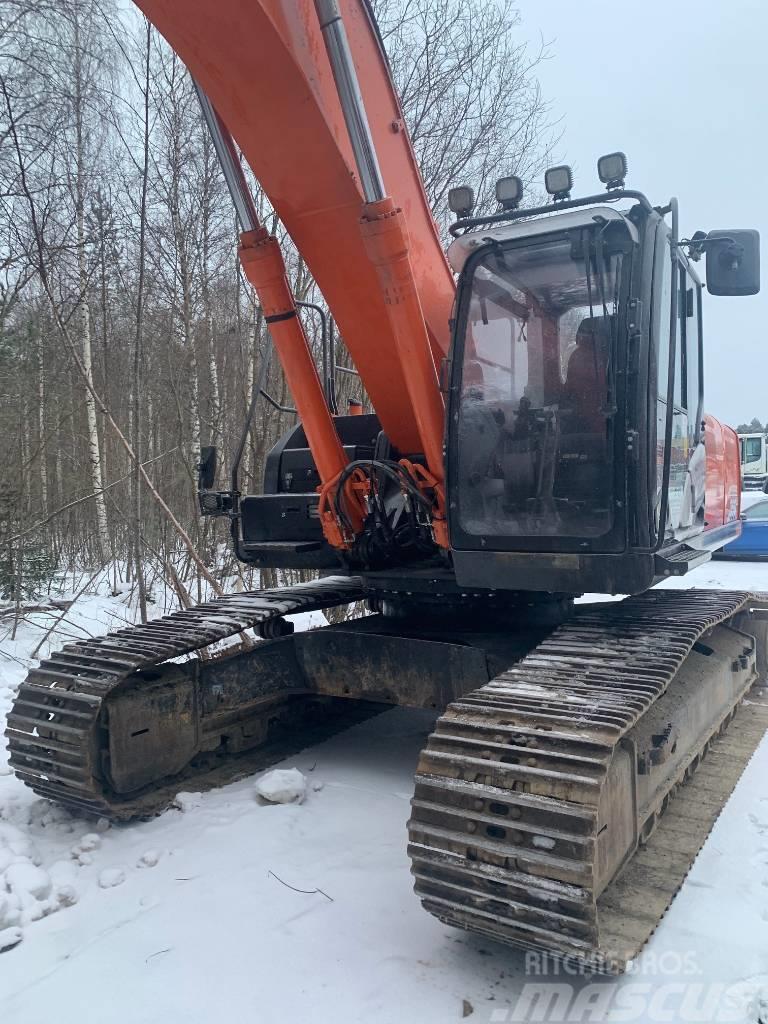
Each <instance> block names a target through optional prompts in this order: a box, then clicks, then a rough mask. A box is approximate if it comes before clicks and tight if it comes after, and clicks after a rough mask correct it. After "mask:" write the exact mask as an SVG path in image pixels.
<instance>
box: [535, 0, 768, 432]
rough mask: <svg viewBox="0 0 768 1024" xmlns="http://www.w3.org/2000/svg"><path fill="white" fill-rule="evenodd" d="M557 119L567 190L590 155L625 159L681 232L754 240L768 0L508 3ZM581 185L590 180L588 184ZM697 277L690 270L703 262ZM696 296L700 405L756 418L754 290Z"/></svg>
mask: <svg viewBox="0 0 768 1024" xmlns="http://www.w3.org/2000/svg"><path fill="white" fill-rule="evenodd" d="M518 5H519V9H520V12H521V15H522V18H523V29H524V31H525V33H526V35H528V36H530V38H531V40H532V41H533V44H534V45H536V44H537V43H538V40H539V34H541V36H543V38H544V39H545V41H549V42H551V44H552V45H551V51H552V58H551V60H549V61H547V62H546V63H544V64H543V65H542V66H541V67H540V68H539V72H538V74H539V80H540V82H541V85H542V90H543V92H544V94H545V95H546V96H547V97H548V98H549V99H550V100H551V101H552V108H553V113H554V114H555V115H556V116H561V117H562V118H563V129H564V135H563V141H562V144H561V152H560V153H559V154H558V155H559V156H563V155H564V156H566V157H567V159H568V162H569V163H571V165H572V166H573V169H574V178H575V189H574V195H587V194H589V193H590V192H593V191H598V188H600V187H602V186H600V185H599V181H598V178H597V171H596V161H597V157H598V156H600V155H601V154H602V153H609V152H611V151H613V150H617V149H621V150H623V151H624V152H625V153H626V154H627V159H628V162H629V177H628V180H627V184H628V186H629V187H631V188H636V189H639V190H640V191H642V192H645V193H646V195H647V196H648V198H649V199H650V200H651V202H653V203H656V204H659V203H665V202H666V201H667V200H668V198H669V197H670V195H676V196H677V197H678V199H679V200H680V231H681V237H684V238H685V237H690V235H691V234H692V233H693V232H694V231H696V230H697V229H699V228H700V229H702V230H704V231H709V230H711V229H713V228H747V227H748V228H757V229H758V230H759V231H760V235H761V243H762V245H761V248H762V256H763V260H765V259H766V256H765V244H766V241H767V240H768V196H766V190H767V188H768V172H767V167H768V117H767V116H766V105H767V103H768V63H767V62H766V52H765V46H766V37H767V35H768V3H765V2H760V0H727V2H722V0H717V2H715V0H696V2H693V0H645V2H644V3H642V4H641V3H633V4H627V3H620V2H619V3H617V2H616V0H613V2H608V0H518ZM595 186H598V188H596V187H595ZM698 266H699V276H701V277H703V276H704V263H703V261H702V262H701V263H700V264H699V265H698ZM762 277H763V289H764V291H763V292H762V293H761V294H760V295H757V296H754V297H738V298H737V297H718V296H710V295H708V294H706V293H705V295H704V360H705V370H704V372H705V378H704V381H705V383H704V392H705V409H706V410H707V411H708V412H711V413H712V414H713V415H715V416H717V417H719V418H720V419H723V420H725V421H726V422H728V423H730V424H731V425H733V426H735V425H736V424H737V423H739V422H742V421H747V422H748V421H749V420H751V419H752V417H753V416H757V417H758V419H760V421H761V422H765V421H766V420H767V419H768V329H767V321H768V285H766V283H765V282H766V274H765V272H763V275H762Z"/></svg>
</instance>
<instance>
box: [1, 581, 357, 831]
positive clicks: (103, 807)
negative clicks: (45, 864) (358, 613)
mask: <svg viewBox="0 0 768 1024" xmlns="http://www.w3.org/2000/svg"><path fill="white" fill-rule="evenodd" d="M362 596H363V590H362V584H361V581H360V580H358V579H356V578H354V577H352V578H345V577H328V578H325V579H321V580H317V581H313V582H310V583H303V584H299V585H297V586H295V587H286V588H283V589H279V590H260V591H253V592H249V593H243V594H231V595H228V596H226V597H223V598H220V599H218V600H216V601H211V602H208V603H207V604H201V605H198V606H197V607H195V608H191V609H189V610H187V611H180V612H175V613H174V614H172V615H167V616H165V617H163V618H161V619H155V620H153V621H152V622H148V623H146V624H145V625H139V626H134V627H132V628H129V629H122V630H118V631H117V632H115V633H110V634H108V635H107V636H104V637H98V638H96V639H94V640H88V641H83V642H78V643H74V644H68V645H67V646H66V647H64V648H63V650H61V651H59V652H58V653H57V654H54V655H53V656H52V657H50V658H48V659H47V660H46V661H44V662H42V663H41V664H40V667H39V668H36V669H33V670H32V671H31V672H30V673H29V676H28V677H27V679H26V680H25V682H24V683H22V685H21V687H20V689H19V693H18V696H17V697H16V700H15V702H14V705H13V709H12V711H11V713H10V714H9V716H8V728H7V730H6V736H7V737H8V748H9V751H10V759H9V760H10V764H11V766H12V767H13V769H14V770H15V772H16V775H17V776H18V777H19V778H20V779H21V780H22V781H23V782H25V783H26V784H27V785H28V786H30V787H31V788H32V789H33V790H34V791H35V792H36V793H39V794H40V796H45V797H48V798H50V799H51V800H55V801H56V802H57V803H60V804H64V805H65V806H68V807H71V808H72V809H75V810H79V811H85V812H87V813H89V814H93V815H102V816H106V817H109V818H113V819H128V818H134V817H139V816H141V815H142V814H147V813H153V812H154V811H156V810H157V802H158V798H157V791H158V789H163V787H162V786H153V787H152V788H151V790H149V791H148V792H146V793H139V794H137V795H135V796H133V795H131V796H130V797H129V798H124V797H118V796H117V795H116V794H115V793H113V792H112V791H111V788H110V784H109V779H108V777H107V773H106V772H105V766H104V737H103V731H104V730H103V729H102V726H103V724H104V714H105V712H106V710H107V703H108V700H109V698H110V697H111V696H113V695H115V694H116V693H117V692H118V691H119V692H120V694H121V695H122V694H123V693H124V692H125V691H126V690H127V689H129V688H131V687H134V686H141V685H142V682H143V681H144V680H145V679H146V676H142V675H141V674H140V673H145V672H146V671H147V670H148V669H151V668H153V667H154V666H158V665H160V664H162V663H164V662H167V661H168V660H170V659H173V658H179V657H181V656H183V655H189V654H193V653H194V652H195V651H196V650H199V649H200V648H203V647H206V646H208V645H210V644H213V643H216V642H218V641H221V640H225V639H226V638H228V637H231V636H236V635H237V634H238V633H240V632H242V631H243V630H245V629H255V630H256V631H257V632H260V633H262V634H263V635H269V634H270V627H271V625H272V624H274V622H275V620H277V619H280V618H282V617H283V616H284V615H291V614H294V613H296V612H305V611H316V610H318V609H322V608H331V607H335V606H338V605H345V604H350V603H352V602H354V601H357V600H359V599H360V598H361V597H362ZM273 703H279V702H275V701H273ZM302 703H303V702H302V700H301V699H300V698H297V697H292V698H291V699H290V700H289V701H287V702H284V705H283V706H282V707H280V708H275V714H279V715H282V716H284V717H285V716H289V717H290V716H291V715H295V716H298V717H299V718H300V714H301V710H302V707H301V706H302ZM193 777H194V771H193V770H188V771H186V772H185V773H184V782H185V784H186V783H187V782H188V781H190V780H191V779H192V778H193ZM169 781H170V780H169Z"/></svg>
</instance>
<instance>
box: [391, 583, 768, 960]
mask: <svg viewBox="0 0 768 1024" xmlns="http://www.w3.org/2000/svg"><path fill="white" fill-rule="evenodd" d="M749 597H750V595H746V594H741V593H729V592H713V591H686V592H681V591H656V592H649V593H647V594H644V595H642V596H641V597H637V598H631V599H628V600H626V601H623V602H621V603H618V604H605V605H603V606H592V607H591V608H589V609H587V610H585V611H582V612H577V614H576V616H575V617H574V618H573V619H572V620H570V621H569V622H567V623H566V624H564V625H562V626H560V627H559V628H558V629H557V630H556V631H555V632H554V633H553V634H552V635H551V636H550V637H549V638H548V639H547V640H545V641H544V642H543V643H542V644H541V645H540V646H539V647H537V648H536V649H535V650H534V651H533V652H532V653H531V654H529V655H528V656H527V657H526V658H524V659H523V660H522V661H521V662H520V663H518V664H517V665H516V666H515V667H513V668H511V669H510V670H509V671H507V672H504V673H502V674H501V675H500V676H497V677H496V678H495V679H493V680H492V681H491V682H490V683H488V684H487V685H485V686H483V687H481V688H480V689H478V690H475V691H473V692H472V693H471V694H469V695H467V696H466V697H464V698H463V699H461V700H459V701H456V702H455V703H453V704H451V705H450V706H449V707H448V709H447V710H446V712H445V714H443V715H442V716H441V718H440V719H439V720H438V723H437V725H436V729H435V732H434V733H433V734H432V736H431V737H430V739H429V742H428V744H427V746H426V748H425V749H424V751H423V752H422V756H421V759H420V762H419V768H418V774H417V775H416V789H415V796H414V799H413V804H412V817H411V820H410V822H409V838H410V842H409V854H410V857H411V861H412V871H413V874H414V876H415V888H416V892H417V894H418V895H419V896H420V897H421V900H422V903H423V905H424V907H425V908H426V909H427V910H429V911H430V912H431V913H433V914H435V915H436V916H437V917H438V918H440V920H442V921H444V922H445V923H447V924H451V925H454V926H457V927H461V928H465V929H468V930H471V931H475V932H479V933H481V934H483V935H487V936H489V937H492V938H494V939H497V940H499V941H501V942H505V943H509V944H512V945H517V946H521V947H524V948H529V949H534V950H538V951H541V952H543V953H548V954H554V955H555V956H557V957H560V958H574V959H576V960H578V961H580V962H584V963H587V964H588V965H589V966H590V967H591V968H593V969H596V970H599V971H603V972H607V973H614V972H620V971H621V970H623V969H624V968H625V966H626V962H627V960H628V959H630V958H631V957H633V956H634V955H635V954H636V953H637V951H638V950H639V949H640V948H641V947H642V945H643V944H644V943H645V941H646V940H647V938H648V937H649V935H650V934H651V933H652V931H653V930H654V928H655V927H656V925H657V924H658V922H659V920H660V919H661V917H662V916H663V914H664V912H665V910H666V908H667V907H668V905H669V903H670V902H671V901H672V899H673V897H674V894H675V892H676V891H677V889H678V888H679V886H680V885H681V883H682V881H683V879H684V877H685V875H686V873H687V871H688V870H689V868H690V865H691V864H692V862H693V860H694V858H695V856H696V854H697V852H698V850H699V849H700V847H701V845H702V844H703V842H704V840H705V839H706V836H707V835H708V833H709V831H710V829H711V827H712V824H713V823H714V821H715V819H716V817H717V815H718V814H719V812H720V810H721V808H722V806H723V805H724V803H725V801H726V800H727V798H728V796H729V795H730V793H731V791H732V789H733V787H734V786H735V784H736V781H737V780H738V778H739V776H740V774H741V772H742V770H743V768H744V766H745V764H746V762H747V761H748V760H749V757H750V756H751V754H752V752H753V751H754V749H755V747H756V746H757V743H758V742H759V741H760V738H761V737H762V735H763V733H764V732H765V729H766V725H768V702H766V701H765V698H764V697H763V698H762V700H757V701H749V702H745V706H744V707H743V708H742V710H741V711H740V713H739V717H738V721H737V724H736V725H735V726H734V727H733V729H732V730H730V732H729V733H728V734H726V735H723V733H724V730H725V726H726V725H727V723H728V720H729V719H730V717H732V712H731V713H729V715H727V716H726V717H725V718H724V719H723V720H722V721H720V722H718V723H716V724H715V726H714V728H713V734H712V736H710V737H708V738H707V740H706V742H705V743H704V745H703V747H702V748H700V749H699V750H698V751H696V750H691V751H690V758H689V759H688V760H687V762H686V765H685V767H684V769H683V771H682V772H681V775H680V777H679V778H678V779H677V780H676V783H675V785H674V787H673V794H674V795H673V796H672V798H671V802H670V801H665V802H664V805H663V807H662V808H661V810H662V811H663V809H664V808H666V815H665V816H664V817H663V818H660V824H659V825H658V828H657V829H656V831H655V832H653V834H651V835H650V839H649V840H647V842H645V841H641V845H640V850H639V852H638V853H637V854H635V856H634V857H633V858H632V859H631V860H630V861H629V862H628V864H627V865H626V866H625V867H624V869H623V870H622V871H620V872H619V873H618V875H617V876H616V877H615V878H614V880H613V881H612V882H611V883H610V884H608V885H607V887H606V888H604V889H603V890H602V892H601V891H598V884H599V879H598V876H599V870H598V868H599V865H598V861H599V860H600V856H601V851H600V849H599V845H600V840H599V836H600V834H601V832H602V827H601V818H600V809H601V807H602V804H601V794H602V792H603V789H604V787H605V785H606V777H607V774H608V769H609V765H610V764H611V759H612V757H613V755H614V751H616V749H617V747H618V745H619V744H620V743H621V742H622V739H623V737H625V736H626V735H627V733H628V732H629V731H630V729H631V728H632V727H633V726H634V725H635V723H637V722H638V720H639V719H640V718H641V716H642V715H643V714H644V713H645V712H647V711H648V709H649V708H650V707H651V705H652V704H653V703H654V702H655V701H656V700H657V699H658V698H659V697H660V696H661V695H662V694H663V693H664V692H665V690H666V689H667V687H668V686H669V684H670V682H671V681H672V680H673V678H674V677H675V675H676V673H677V672H678V670H679V669H680V667H681V665H682V664H683V662H684V660H685V659H686V658H687V657H688V655H689V653H690V652H691V650H692V648H693V645H694V644H695V643H696V642H697V641H698V640H699V639H700V638H701V637H702V636H703V635H704V634H706V633H707V631H708V630H711V629H712V628H713V627H715V626H716V625H718V624H719V623H724V622H726V621H727V620H730V619H732V618H733V616H735V615H736V614H737V613H739V612H740V611H741V610H742V609H743V608H744V607H745V605H746V604H747V602H748V600H749ZM718 736H720V737H721V738H719V739H717V738H716V737H718ZM710 743H711V747H712V749H711V751H710V752H709V757H708V759H707V761H706V762H704V764H703V766H702V767H701V768H700V769H699V771H698V772H697V773H696V774H695V775H694V774H693V773H694V771H695V769H696V768H697V766H698V764H699V761H700V759H701V757H703V755H704V754H705V753H707V751H708V749H709V747H710ZM686 756H687V755H686ZM684 779H687V780H690V781H688V782H687V784H686V785H680V782H682V781H683V780H684ZM667 804H668V806H667ZM659 817H660V814H659V815H655V816H654V820H653V821H651V822H650V823H649V825H650V826H653V825H654V824H655V823H656V819H657V818H659ZM650 832H651V828H648V830H647V832H645V833H644V836H645V839H647V836H648V834H649V833H650Z"/></svg>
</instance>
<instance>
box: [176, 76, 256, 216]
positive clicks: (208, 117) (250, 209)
mask: <svg viewBox="0 0 768 1024" xmlns="http://www.w3.org/2000/svg"><path fill="white" fill-rule="evenodd" d="M192 81H193V84H194V86H195V92H196V93H197V98H198V100H199V101H200V109H201V110H202V112H203V119H204V120H205V123H206V124H207V125H208V131H209V132H210V133H211V139H212V141H213V147H214V149H215V150H216V156H217V157H218V158H219V163H220V164H221V170H222V173H223V175H224V180H225V181H226V183H227V188H228V189H229V194H230V196H231V197H232V204H233V206H234V207H235V212H236V214H237V219H238V220H239V222H240V229H241V231H255V230H256V229H257V228H258V227H259V226H260V224H259V215H258V213H257V212H256V205H255V203H254V201H253V196H252V195H251V190H250V189H249V188H248V182H247V181H246V180H245V174H244V173H243V168H242V167H241V166H240V161H239V159H238V156H237V150H236V149H235V143H234V140H233V138H232V136H231V135H230V134H229V130H228V128H227V126H226V125H225V124H224V122H223V121H222V119H221V118H220V117H219V115H218V114H217V113H216V110H215V108H214V106H213V104H212V103H211V101H210V100H209V99H208V97H207V96H206V94H205V93H204V92H203V90H202V89H201V88H200V86H199V85H198V84H197V82H195V81H194V79H193V80H192Z"/></svg>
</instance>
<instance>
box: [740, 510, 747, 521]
mask: <svg viewBox="0 0 768 1024" xmlns="http://www.w3.org/2000/svg"><path fill="white" fill-rule="evenodd" d="M739 519H740V520H741V521H742V523H746V521H747V513H746V512H741V513H740V514H739Z"/></svg>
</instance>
